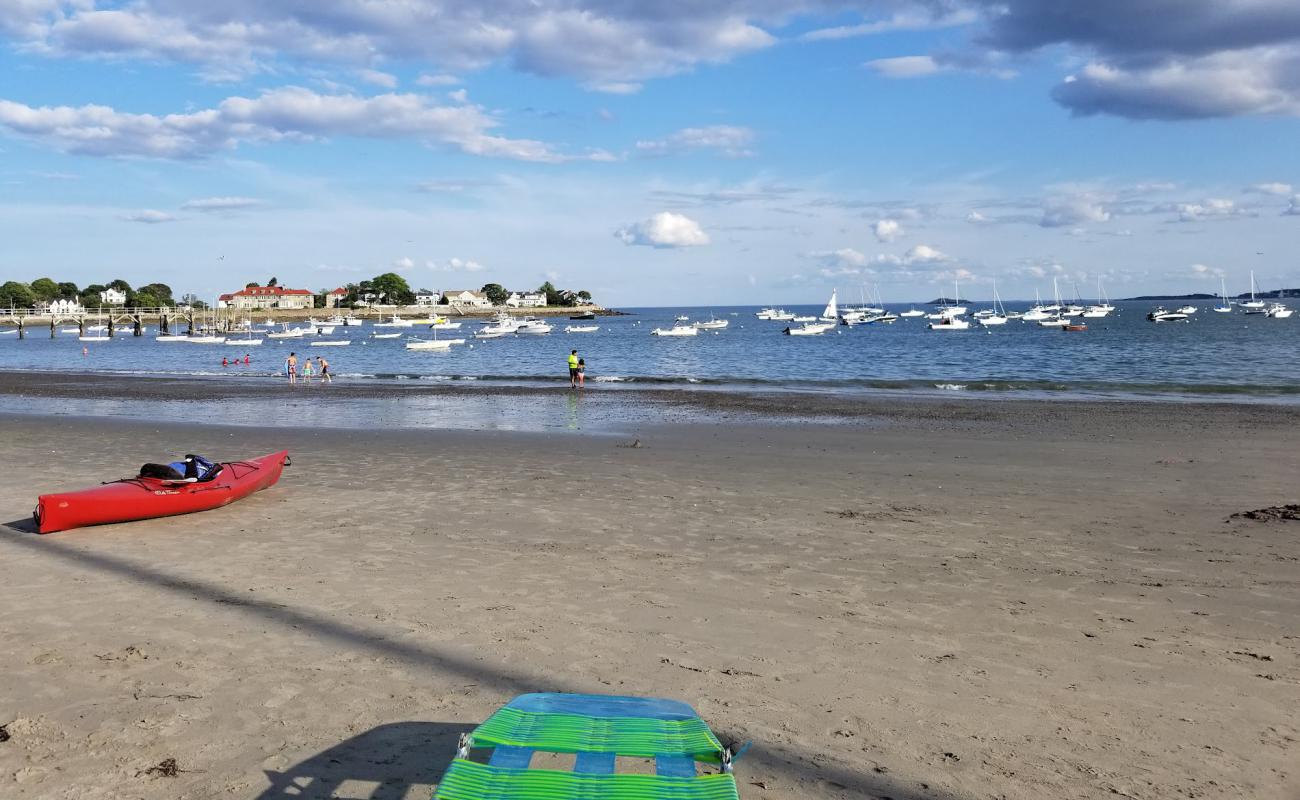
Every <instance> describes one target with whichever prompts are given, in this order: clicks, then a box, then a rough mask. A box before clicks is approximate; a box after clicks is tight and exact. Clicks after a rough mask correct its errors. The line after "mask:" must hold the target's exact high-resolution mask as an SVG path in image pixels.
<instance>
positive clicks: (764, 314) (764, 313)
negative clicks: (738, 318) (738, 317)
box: [754, 308, 776, 319]
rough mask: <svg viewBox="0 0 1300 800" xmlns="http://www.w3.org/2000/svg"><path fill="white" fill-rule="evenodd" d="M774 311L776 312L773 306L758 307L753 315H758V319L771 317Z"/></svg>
mask: <svg viewBox="0 0 1300 800" xmlns="http://www.w3.org/2000/svg"><path fill="white" fill-rule="evenodd" d="M775 313H776V309H775V308H760V309H759V310H758V311H757V312H756V313H755V314H754V316H756V317H758V318H759V319H771V318H772V315H773V314H775Z"/></svg>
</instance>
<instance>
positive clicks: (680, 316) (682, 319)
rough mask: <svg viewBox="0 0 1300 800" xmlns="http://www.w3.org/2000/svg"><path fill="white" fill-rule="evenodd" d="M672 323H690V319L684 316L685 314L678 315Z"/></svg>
mask: <svg viewBox="0 0 1300 800" xmlns="http://www.w3.org/2000/svg"><path fill="white" fill-rule="evenodd" d="M673 321H675V322H690V321H691V318H690V317H688V316H686V315H685V314H679V315H677V316H676V317H673Z"/></svg>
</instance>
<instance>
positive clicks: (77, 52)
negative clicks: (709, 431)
mask: <svg viewBox="0 0 1300 800" xmlns="http://www.w3.org/2000/svg"><path fill="white" fill-rule="evenodd" d="M217 6H219V7H214V4H211V3H205V2H199V0H137V2H132V3H112V2H97V0H76V1H75V2H67V1H66V0H0V39H2V40H3V43H4V44H3V48H2V49H0V76H3V79H0V206H3V214H2V215H0V236H2V237H3V240H4V242H5V247H4V248H3V249H0V279H3V280H9V279H19V280H31V279H33V278H36V277H40V276H43V275H49V276H51V277H54V278H55V279H56V280H73V281H76V282H78V283H81V284H85V283H90V282H104V281H107V280H109V279H112V278H117V277H122V278H125V279H127V280H128V281H131V282H132V283H133V284H141V283H146V282H151V281H154V280H164V281H166V282H168V283H170V284H171V285H172V286H173V287H174V288H175V289H177V290H178V291H194V292H197V293H199V294H200V295H204V296H212V295H215V294H217V293H219V292H223V291H229V290H231V289H233V288H237V287H239V286H242V285H243V284H244V283H245V282H247V281H249V280H264V279H266V278H268V277H270V276H272V275H274V276H277V277H278V278H279V279H280V281H281V282H282V283H285V284H291V285H297V286H307V287H310V288H322V287H332V286H334V285H338V284H342V283H345V282H347V281H356V280H359V279H361V278H365V277H370V276H373V275H375V274H377V273H379V272H384V271H390V270H396V271H399V272H401V273H402V274H404V275H405V276H406V277H407V278H408V280H409V281H410V282H411V283H412V284H413V285H414V286H416V287H426V288H431V289H446V288H466V287H468V288H477V287H478V286H480V285H482V284H483V283H486V282H488V281H496V282H500V283H503V284H506V285H507V286H509V287H512V288H527V287H533V286H536V285H538V284H539V283H541V282H542V281H544V280H548V279H549V280H553V281H555V282H556V283H557V284H559V285H562V286H567V287H571V288H574V289H578V288H585V289H588V290H590V291H592V292H593V293H595V294H596V295H597V298H598V300H601V301H604V302H606V303H608V304H611V305H654V304H710V303H744V302H753V303H765V302H779V303H797V302H818V301H821V300H824V298H825V296H826V295H827V294H828V293H829V290H830V289H831V288H833V287H838V288H839V289H840V290H841V291H842V292H845V293H846V294H848V295H849V296H856V295H857V293H858V291H859V287H861V286H863V285H870V286H878V287H879V289H880V291H881V293H882V294H883V296H884V297H885V299H886V300H897V301H905V300H921V299H928V298H930V297H933V296H934V295H936V294H939V293H944V292H946V291H947V288H946V287H950V286H951V283H952V281H953V280H954V279H957V280H959V281H960V282H961V283H962V285H963V294H969V295H972V296H976V297H979V296H988V295H989V294H990V290H991V287H992V284H993V282H994V281H997V284H998V286H999V287H1000V290H1001V292H1002V294H1003V296H1007V297H1028V296H1032V294H1033V292H1034V290H1035V289H1040V290H1042V291H1043V292H1044V293H1048V292H1050V287H1051V282H1052V278H1053V277H1056V278H1058V279H1059V280H1061V281H1062V282H1063V283H1062V285H1063V286H1067V285H1071V284H1076V283H1077V284H1078V285H1079V287H1080V292H1081V293H1082V294H1083V295H1084V296H1089V295H1091V294H1092V293H1093V291H1095V286H1096V281H1097V280H1098V279H1100V280H1102V281H1104V283H1105V285H1106V287H1107V290H1108V292H1109V293H1110V294H1111V295H1112V296H1123V295H1128V294H1137V293H1151V292H1176V293H1182V292H1192V291H1217V289H1218V283H1219V278H1220V276H1222V277H1224V278H1225V279H1226V280H1227V282H1228V290H1229V291H1230V292H1238V291H1244V290H1245V289H1246V285H1247V280H1248V278H1247V275H1248V272H1249V271H1250V270H1252V269H1253V270H1255V272H1256V274H1257V278H1258V281H1259V282H1260V284H1261V285H1262V286H1265V287H1269V288H1273V287H1277V286H1279V285H1286V286H1300V266H1297V261H1296V259H1294V257H1293V253H1294V251H1295V249H1296V248H1295V245H1296V243H1297V242H1300V155H1298V153H1300V148H1297V147H1296V145H1295V143H1296V142H1297V141H1298V140H1300V123H1298V121H1297V117H1298V116H1300V77H1298V76H1300V4H1296V3H1294V2H1290V1H1289V0H1287V1H1285V2H1284V1H1283V0H1218V2H1210V0H1178V2H1174V0H1130V2H1119V0H1097V1H1096V2H1093V3H1089V4H1086V6H1078V5H1076V4H1061V3H1055V2H1035V1H1034V0H1010V2H998V3H993V2H985V0H969V1H967V0H927V1H926V2H907V1H906V0H885V1H883V2H815V1H814V0H803V1H802V2H796V1H793V0H759V2H750V3H744V2H730V1H729V0H718V1H717V2H711V3H699V2H694V1H693V0H664V1H663V2H660V3H655V4H643V3H632V2H628V0H586V2H576V1H570V2H554V1H553V0H538V2H522V0H519V1H517V0H481V1H480V2H467V1H466V0H406V2H402V3H386V4H377V3H367V2H362V0H317V1H316V2H311V3H308V2H277V3H255V2H253V1H252V0H232V2H228V3H223V4H217ZM651 6H652V7H651Z"/></svg>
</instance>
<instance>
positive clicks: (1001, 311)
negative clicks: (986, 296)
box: [980, 281, 1007, 327]
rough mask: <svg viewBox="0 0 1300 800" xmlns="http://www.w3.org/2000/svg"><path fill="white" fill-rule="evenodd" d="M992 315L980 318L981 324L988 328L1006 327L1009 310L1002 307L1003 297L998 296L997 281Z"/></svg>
mask: <svg viewBox="0 0 1300 800" xmlns="http://www.w3.org/2000/svg"><path fill="white" fill-rule="evenodd" d="M990 312H991V313H988V314H985V315H984V316H982V317H980V324H981V325H983V326H985V327H988V326H990V325H1006V324H1007V309H1006V307H1005V306H1003V305H1002V297H1001V296H1000V295H999V294H998V284H997V281H994V282H993V308H992V309H991V310H990Z"/></svg>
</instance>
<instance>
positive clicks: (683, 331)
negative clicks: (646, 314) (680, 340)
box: [650, 325, 700, 336]
mask: <svg viewBox="0 0 1300 800" xmlns="http://www.w3.org/2000/svg"><path fill="white" fill-rule="evenodd" d="M699 332H700V331H699V328H695V327H693V326H691V325H674V326H672V327H671V328H655V329H654V330H652V331H650V335H651V336H696V335H698V334H699Z"/></svg>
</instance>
